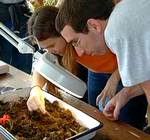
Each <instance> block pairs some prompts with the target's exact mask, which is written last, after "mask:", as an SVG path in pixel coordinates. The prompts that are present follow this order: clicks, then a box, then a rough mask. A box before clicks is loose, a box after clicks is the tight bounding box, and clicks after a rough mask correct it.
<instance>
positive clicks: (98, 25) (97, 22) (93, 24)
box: [87, 19, 102, 32]
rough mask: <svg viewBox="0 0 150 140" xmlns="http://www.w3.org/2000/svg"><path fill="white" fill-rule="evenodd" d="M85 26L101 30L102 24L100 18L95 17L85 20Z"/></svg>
mask: <svg viewBox="0 0 150 140" xmlns="http://www.w3.org/2000/svg"><path fill="white" fill-rule="evenodd" d="M87 27H88V29H89V31H90V30H96V31H97V32H101V31H102V26H101V22H100V20H96V19H88V21H87Z"/></svg>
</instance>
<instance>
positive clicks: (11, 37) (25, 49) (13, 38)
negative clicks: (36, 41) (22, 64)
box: [0, 22, 35, 54]
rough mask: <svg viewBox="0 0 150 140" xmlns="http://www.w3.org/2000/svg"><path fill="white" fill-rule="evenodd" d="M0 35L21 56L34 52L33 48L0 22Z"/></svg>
mask: <svg viewBox="0 0 150 140" xmlns="http://www.w3.org/2000/svg"><path fill="white" fill-rule="evenodd" d="M0 35H1V36H3V37H4V38H5V39H6V40H8V41H9V42H10V43H11V44H12V45H13V46H14V47H16V48H17V49H18V51H19V52H20V53H22V54H24V53H34V52H35V48H34V47H32V46H31V45H30V44H29V43H27V42H25V41H24V40H22V39H21V38H20V37H18V36H17V35H16V34H14V33H13V32H12V31H11V30H10V29H9V28H7V27H6V26H5V25H4V24H3V23H1V22H0Z"/></svg>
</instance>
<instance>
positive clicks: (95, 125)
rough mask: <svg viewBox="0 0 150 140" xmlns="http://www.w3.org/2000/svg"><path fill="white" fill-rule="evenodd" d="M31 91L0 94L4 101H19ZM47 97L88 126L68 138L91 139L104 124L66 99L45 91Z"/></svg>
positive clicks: (0, 98) (74, 139)
mask: <svg viewBox="0 0 150 140" xmlns="http://www.w3.org/2000/svg"><path fill="white" fill-rule="evenodd" d="M29 93H30V89H22V90H18V91H15V92H13V93H6V94H3V95H0V101H4V102H11V101H17V100H18V99H19V98H20V97H28V96H29ZM45 97H46V99H47V100H48V101H50V102H54V101H58V103H59V105H60V106H61V107H63V108H65V109H69V110H70V111H71V112H72V114H73V116H74V117H75V119H76V121H77V122H79V123H80V124H81V125H82V126H84V127H86V128H88V129H87V130H86V131H83V132H82V133H79V134H77V135H74V136H73V137H70V138H68V139H66V140H89V139H91V138H93V137H94V136H95V134H96V130H97V129H99V128H101V127H102V126H103V124H102V123H101V122H99V121H97V120H95V119H94V118H92V117H90V116H89V115H87V114H85V113H83V112H82V111H80V110H78V109H76V108H75V107H73V106H71V105H69V104H67V103H65V102H64V101H62V100H60V99H58V98H57V97H55V96H53V95H51V94H49V93H46V92H45ZM0 133H1V131H0ZM1 135H2V133H1Z"/></svg>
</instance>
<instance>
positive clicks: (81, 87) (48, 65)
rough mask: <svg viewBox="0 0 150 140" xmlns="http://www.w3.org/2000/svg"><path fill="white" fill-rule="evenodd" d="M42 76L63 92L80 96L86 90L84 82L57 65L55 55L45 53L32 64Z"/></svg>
mask: <svg viewBox="0 0 150 140" xmlns="http://www.w3.org/2000/svg"><path fill="white" fill-rule="evenodd" d="M34 68H35V70H36V71H37V72H39V73H40V74H41V75H42V76H43V77H45V78H46V79H47V80H49V81H50V82H52V83H53V84H54V85H56V86H57V87H59V88H60V89H62V90H64V91H65V92H67V93H69V94H71V95H73V96H75V97H78V98H82V97H83V96H84V94H85V92H86V89H87V88H86V84H85V83H84V82H83V81H82V80H80V79H79V78H77V77H76V76H75V75H73V74H72V73H70V72H69V71H67V70H66V69H65V68H63V67H62V66H60V65H58V63H57V57H56V56H55V55H52V54H49V53H45V54H43V56H42V57H41V58H40V60H39V61H38V62H37V64H36V65H35V66H34Z"/></svg>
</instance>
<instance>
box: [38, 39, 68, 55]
mask: <svg viewBox="0 0 150 140" xmlns="http://www.w3.org/2000/svg"><path fill="white" fill-rule="evenodd" d="M39 45H40V47H41V48H42V49H46V50H47V51H48V52H50V53H53V54H56V55H60V56H63V54H64V52H65V48H66V41H65V40H64V39H63V38H62V37H54V38H52V37H49V38H47V39H46V40H43V41H39Z"/></svg>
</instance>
